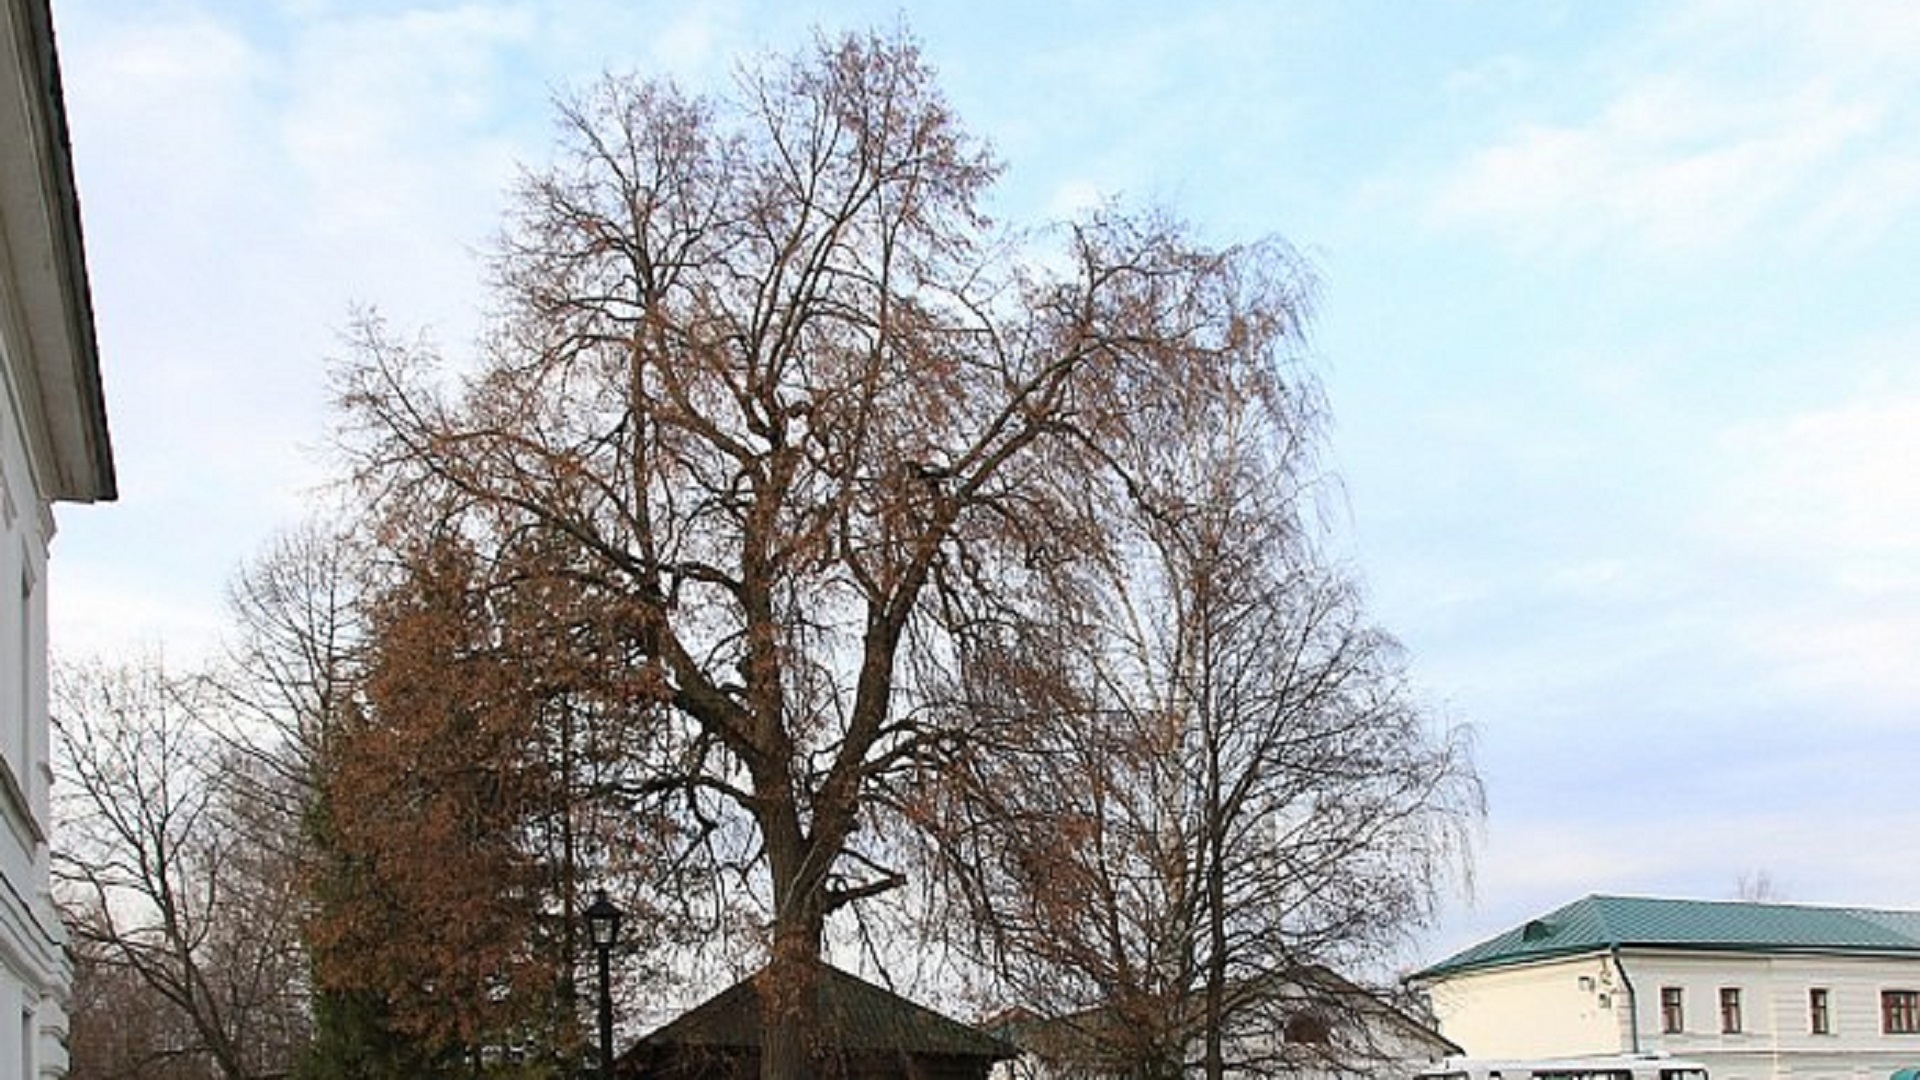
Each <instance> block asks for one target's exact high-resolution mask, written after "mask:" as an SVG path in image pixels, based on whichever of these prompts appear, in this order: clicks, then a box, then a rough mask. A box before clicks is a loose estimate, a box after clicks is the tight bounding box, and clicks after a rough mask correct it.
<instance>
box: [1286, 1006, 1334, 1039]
mask: <svg viewBox="0 0 1920 1080" xmlns="http://www.w3.org/2000/svg"><path fill="white" fill-rule="evenodd" d="M1282 1037H1283V1038H1285V1039H1286V1041H1287V1042H1289V1043H1303V1044H1304V1043H1310V1044H1314V1045H1321V1046H1324V1045H1326V1044H1327V1043H1330V1042H1332V1041H1333V1025H1331V1024H1329V1023H1327V1018H1326V1017H1324V1016H1322V1015H1320V1014H1319V1013H1316V1012H1298V1013H1294V1014H1293V1015H1292V1016H1289V1017H1287V1025H1286V1028H1285V1029H1284V1031H1283V1033H1282Z"/></svg>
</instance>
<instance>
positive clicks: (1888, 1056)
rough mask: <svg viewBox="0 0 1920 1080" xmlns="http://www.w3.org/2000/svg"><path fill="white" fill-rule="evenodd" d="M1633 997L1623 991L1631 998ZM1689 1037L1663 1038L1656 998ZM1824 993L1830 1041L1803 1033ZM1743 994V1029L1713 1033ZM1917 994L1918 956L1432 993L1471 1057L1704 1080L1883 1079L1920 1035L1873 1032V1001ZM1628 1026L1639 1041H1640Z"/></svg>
mask: <svg viewBox="0 0 1920 1080" xmlns="http://www.w3.org/2000/svg"><path fill="white" fill-rule="evenodd" d="M1629 986H1631V988H1632V991H1633V992H1632V993H1631V994H1629V993H1628V987H1629ZM1663 987H1677V988H1679V989H1680V991H1681V993H1682V1002H1683V1011H1684V1014H1685V1015H1684V1025H1683V1030H1682V1031H1680V1032H1678V1033H1668V1032H1664V1031H1663V1030H1662V1022H1661V1010H1660V991H1661V989H1662V988H1663ZM1815 987H1819V988H1822V989H1825V990H1826V991H1827V993H1828V1009H1829V1013H1830V1016H1831V1021H1832V1032H1831V1033H1830V1034H1825V1035H1816V1034H1814V1033H1813V1032H1812V1024H1811V1010H1810V1007H1809V991H1810V990H1812V989H1813V988H1815ZM1722 988H1735V989H1738V990H1739V991H1740V999H1741V1030H1740V1031H1739V1032H1735V1033H1727V1032H1723V1031H1722V1030H1721V1018H1720V991H1721V989H1722ZM1885 990H1920V958H1914V957H1901V956H1858V955H1850V956H1849V955H1841V956H1835V955H1827V956H1819V955H1796V954H1790V953H1783V954H1766V953H1741V952H1659V951H1647V950H1633V949H1627V950H1623V951H1622V953H1621V954H1620V957H1619V965H1618V968H1616V967H1615V964H1614V961H1613V958H1612V957H1611V956H1610V955H1609V954H1607V953H1591V954H1587V955H1585V956H1582V957H1576V958H1569V959H1561V960H1554V961H1546V962H1537V963H1532V964H1526V965H1516V966H1514V967H1511V968H1499V969H1494V970H1490V971H1480V972H1472V973H1468V974H1464V975H1457V976H1454V977H1452V978H1448V979H1444V980H1439V981H1437V982H1435V983H1434V984H1432V985H1431V986H1429V987H1428V992H1429V995H1430V998H1431V1001H1432V1004H1433V1009H1434V1013H1435V1016H1436V1017H1437V1019H1438V1020H1439V1024H1440V1032H1441V1034H1443V1035H1445V1036H1447V1037H1448V1038H1450V1039H1452V1040H1453V1041H1454V1042H1457V1043H1459V1044H1460V1045H1461V1046H1462V1047H1464V1048H1465V1049H1466V1051H1467V1053H1468V1054H1469V1055H1471V1056H1473V1057H1482V1058H1536V1057H1567V1056H1574V1055H1582V1054H1603V1053H1622V1052H1628V1051H1631V1050H1634V1049H1636V1046H1635V1038H1636V1034H1637V1038H1638V1044H1639V1045H1638V1047H1637V1049H1639V1050H1642V1051H1649V1052H1665V1053H1669V1054H1672V1055H1674V1056H1676V1057H1687V1058H1693V1059H1696V1060H1698V1061H1700V1062H1702V1063H1703V1064H1705V1065H1706V1066H1707V1068H1708V1070H1709V1072H1710V1074H1711V1076H1712V1078H1713V1080H1887V1078H1888V1077H1889V1076H1890V1075H1891V1074H1892V1073H1893V1072H1894V1071H1895V1070H1896V1069H1901V1068H1912V1067H1920V1034H1914V1035H1889V1034H1886V1033H1884V1032H1883V1031H1882V1030H1881V1016H1880V995H1881V992H1882V991H1885ZM1636 1022H1637V1032H1636Z"/></svg>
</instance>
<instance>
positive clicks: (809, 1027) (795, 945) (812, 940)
mask: <svg viewBox="0 0 1920 1080" xmlns="http://www.w3.org/2000/svg"><path fill="white" fill-rule="evenodd" d="M779 888H780V883H777V882H776V884H775V889H776V890H777V889H779ZM809 892H812V890H809ZM825 925H826V918H825V916H824V915H823V914H822V913H821V911H820V903H819V900H818V897H817V895H812V896H807V895H803V896H797V897H793V898H792V899H791V902H783V903H781V904H780V907H779V910H778V912H777V913H776V915H775V917H774V927H773V955H772V958H771V959H770V960H769V961H768V963H767V968H766V970H765V971H764V972H762V973H761V975H760V986H759V988H758V989H759V991H760V995H759V996H760V1014H761V1024H762V1030H763V1032H764V1039H763V1041H762V1044H761V1048H762V1056H761V1059H760V1077H761V1080H807V1078H809V1077H811V1076H813V1075H814V1071H815V1070H814V1058H815V1056H816V1053H815V1052H816V1050H817V1049H818V1047H817V1045H816V1044H817V1042H818V1034H819V1033H818V1031H817V1030H816V1024H815V1021H816V1019H817V1013H818V1008H817V1003H818V1001H819V991H818V987H819V983H820V949H821V939H822V937H823V935H824V930H825Z"/></svg>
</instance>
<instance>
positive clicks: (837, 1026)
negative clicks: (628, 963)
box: [630, 965, 1019, 1061]
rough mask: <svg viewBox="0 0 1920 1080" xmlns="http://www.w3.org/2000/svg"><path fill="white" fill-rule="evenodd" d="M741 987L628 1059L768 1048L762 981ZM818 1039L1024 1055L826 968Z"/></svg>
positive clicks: (872, 1048)
mask: <svg viewBox="0 0 1920 1080" xmlns="http://www.w3.org/2000/svg"><path fill="white" fill-rule="evenodd" d="M765 974H766V973H765V972H764V971H762V972H761V973H760V974H758V975H755V976H753V977H751V978H748V979H745V980H742V981H741V982H738V983H735V984H734V985H733V986H731V987H728V988H727V989H726V990H723V991H721V992H720V993H719V994H718V995H716V996H714V997H713V998H711V999H709V1000H708V1001H706V1002H705V1003H704V1004H701V1005H698V1006H696V1007H694V1008H693V1009H692V1010H690V1011H688V1012H686V1013H683V1014H682V1015H681V1016H680V1017H679V1018H678V1019H676V1020H674V1021H673V1022H672V1023H669V1024H667V1025H666V1026H664V1027H662V1028H660V1029H658V1030H656V1031H654V1032H653V1033H652V1034H650V1035H648V1036H647V1037H646V1038H644V1039H641V1040H640V1041H639V1042H638V1043H636V1044H635V1045H634V1047H633V1050H632V1051H630V1053H638V1054H646V1053H650V1052H654V1051H660V1050H666V1049H670V1048H679V1049H701V1050H725V1051H748V1050H758V1049H759V1048H760V1046H761V1040H762V1034H763V1030H762V1024H761V1009H760V987H759V980H760V979H762V978H763V977H764V976H765ZM815 993H816V994H817V996H818V1006H817V1007H818V1009H819V1012H818V1014H817V1015H818V1016H819V1018H820V1031H819V1035H820V1037H821V1038H822V1040H823V1041H825V1042H827V1043H829V1044H831V1045H833V1046H835V1047H836V1048H838V1049H840V1050H843V1051H852V1052H860V1053H867V1052H885V1053H903V1054H916V1055H936V1054H937V1055H944V1056H952V1057H971V1058H985V1059H989V1060H995V1061H998V1060H1004V1059H1007V1058H1012V1057H1016V1056H1018V1055H1019V1050H1018V1049H1016V1048H1015V1047H1013V1046H1012V1045H1010V1044H1008V1043H1005V1042H1002V1041H1001V1040H999V1039H996V1038H994V1037H993V1036H991V1035H988V1034H986V1033H985V1032H983V1031H980V1030H979V1029H977V1028H974V1027H971V1026H969V1025H967V1024H963V1023H961V1022H960V1021H958V1020H954V1019H952V1018H950V1017H946V1016H942V1015H941V1014H939V1013H937V1012H934V1011H933V1010H932V1009H929V1008H926V1007H924V1006H921V1005H916V1004H914V1003H913V1002H911V1001H908V1000H907V999H906V998H903V997H901V996H900V995H898V994H896V993H894V992H892V991H891V990H886V989H883V988H881V987H878V986H875V985H873V984H872V983H869V982H867V981H865V980H864V979H860V978H856V977H855V976H853V975H849V974H848V973H846V972H844V971H841V970H840V969H839V968H835V967H830V966H825V965H823V966H822V967H821V969H820V978H819V980H818V981H817V983H816V984H815Z"/></svg>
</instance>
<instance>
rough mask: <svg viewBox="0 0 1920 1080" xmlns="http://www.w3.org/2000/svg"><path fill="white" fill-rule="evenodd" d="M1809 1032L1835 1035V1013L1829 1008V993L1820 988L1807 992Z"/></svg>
mask: <svg viewBox="0 0 1920 1080" xmlns="http://www.w3.org/2000/svg"><path fill="white" fill-rule="evenodd" d="M1807 1030H1809V1031H1811V1032H1813V1033H1814V1034H1815V1035H1831V1034H1833V1013H1832V1012H1830V1011H1829V1010H1828V1008H1827V992H1826V991H1825V990H1823V989H1821V988H1819V987H1814V988H1813V989H1812V990H1809V991H1807Z"/></svg>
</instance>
